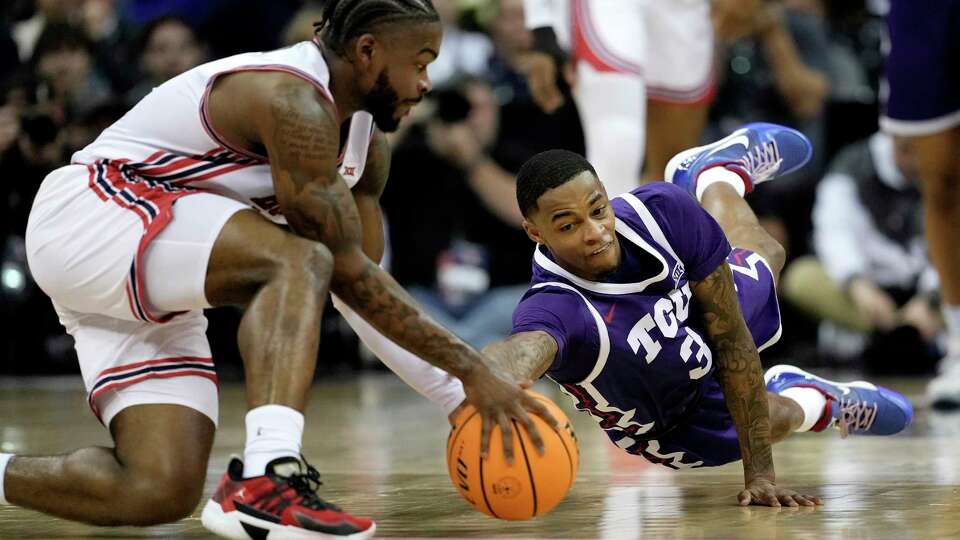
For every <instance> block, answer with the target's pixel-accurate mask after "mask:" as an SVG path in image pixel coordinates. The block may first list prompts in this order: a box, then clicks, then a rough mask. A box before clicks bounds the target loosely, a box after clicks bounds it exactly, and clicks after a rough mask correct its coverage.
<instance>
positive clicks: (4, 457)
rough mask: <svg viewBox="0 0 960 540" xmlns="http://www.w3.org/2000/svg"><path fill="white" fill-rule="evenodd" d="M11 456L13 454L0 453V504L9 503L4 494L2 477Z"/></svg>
mask: <svg viewBox="0 0 960 540" xmlns="http://www.w3.org/2000/svg"><path fill="white" fill-rule="evenodd" d="M12 458H13V454H4V453H0V505H4V504H10V503H9V502H7V498H6V497H5V496H4V491H3V479H4V476H5V475H6V473H7V463H10V460H11V459H12Z"/></svg>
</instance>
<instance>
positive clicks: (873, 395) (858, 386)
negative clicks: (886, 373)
mask: <svg viewBox="0 0 960 540" xmlns="http://www.w3.org/2000/svg"><path fill="white" fill-rule="evenodd" d="M763 378H764V380H765V381H766V383H767V390H768V391H770V392H773V393H775V394H779V393H780V392H783V391H784V390H786V389H787V388H794V387H807V388H815V389H817V390H819V391H820V392H821V393H822V394H823V395H824V396H825V397H826V398H827V406H826V408H825V409H824V412H823V416H821V417H820V420H819V421H818V422H817V423H816V424H815V425H814V426H813V428H812V429H811V430H810V431H823V430H824V429H826V428H828V427H835V428H838V429H839V430H840V434H841V436H843V437H846V436H847V435H850V434H855V435H893V434H894V433H899V432H900V431H903V429H904V428H906V427H907V426H909V425H910V422H911V421H912V420H913V407H912V406H911V405H910V402H909V401H908V400H907V398H906V397H904V396H903V395H902V394H900V393H899V392H895V391H893V390H891V389H889V388H884V387H883V386H876V385H874V384H871V383H868V382H866V381H854V382H849V383H838V382H834V381H828V380H827V379H823V378H821V377H817V376H816V375H813V374H810V373H807V372H806V371H804V370H802V369H800V368H797V367H794V366H787V365H779V366H774V367H772V368H770V369H768V370H767V373H766V374H765V375H764V377H763Z"/></svg>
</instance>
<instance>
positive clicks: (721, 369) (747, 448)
mask: <svg viewBox="0 0 960 540" xmlns="http://www.w3.org/2000/svg"><path fill="white" fill-rule="evenodd" d="M748 339H749V338H748ZM732 345H733V346H730V347H720V346H719V345H718V348H717V350H716V353H717V379H718V381H719V382H720V386H721V388H722V389H723V395H724V399H725V401H726V403H727V409H729V410H730V415H731V416H732V417H733V423H734V425H735V426H736V427H737V437H738V438H739V439H740V453H741V456H742V459H743V475H744V479H745V481H746V482H748V483H749V482H750V481H751V480H754V479H756V478H765V479H768V480H770V481H771V482H773V481H775V480H776V478H775V476H776V475H775V473H774V468H773V451H772V446H771V445H772V442H771V438H770V410H769V406H768V404H767V392H766V389H765V388H764V384H763V374H762V372H761V368H760V357H759V356H758V355H757V350H756V347H755V346H754V345H753V342H752V340H751V341H750V342H749V343H748V344H742V345H739V346H737V345H736V344H732ZM751 349H752V353H751Z"/></svg>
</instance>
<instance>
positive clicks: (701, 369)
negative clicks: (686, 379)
mask: <svg viewBox="0 0 960 540" xmlns="http://www.w3.org/2000/svg"><path fill="white" fill-rule="evenodd" d="M691 296H692V295H691V293H690V284H689V283H684V284H683V287H681V288H679V289H674V290H672V291H670V294H669V295H667V297H665V298H661V299H660V300H658V301H657V303H656V304H654V306H653V313H647V314H646V315H644V316H643V317H642V318H641V319H640V320H639V321H637V324H635V325H633V328H632V329H631V330H630V334H629V335H627V343H629V344H630V348H631V349H633V352H634V353H636V354H640V349H643V355H644V359H645V360H646V361H647V363H648V364H649V363H651V362H653V361H654V360H656V359H657V356H658V355H659V354H660V351H661V350H663V346H662V345H661V344H660V341H659V339H658V337H659V338H660V339H676V338H677V335H678V334H679V330H680V323H682V322H684V321H686V320H687V317H688V316H689V315H690V298H691ZM654 330H656V332H654ZM683 330H684V332H685V333H686V336H684V339H683V344H682V345H681V346H680V359H681V360H683V362H684V363H687V362H688V361H689V360H690V358H691V357H695V358H696V361H697V362H696V364H697V365H696V367H694V368H693V369H691V370H690V378H691V379H693V380H696V379H699V378H701V377H703V376H704V375H706V374H707V373H709V372H710V368H711V367H712V366H713V354H712V353H711V352H710V349H709V347H707V345H706V343H704V341H703V338H702V337H701V336H700V334H698V333H697V332H696V331H695V330H693V329H691V328H689V327H686V326H685V327H684V328H683ZM656 334H659V336H657V335H656Z"/></svg>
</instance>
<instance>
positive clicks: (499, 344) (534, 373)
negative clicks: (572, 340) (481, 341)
mask: <svg viewBox="0 0 960 540" xmlns="http://www.w3.org/2000/svg"><path fill="white" fill-rule="evenodd" d="M558 349H559V348H558V347H557V340H555V339H553V336H551V335H550V334H548V333H546V332H543V331H536V332H519V333H516V334H513V335H512V336H510V337H508V338H507V339H505V340H503V341H496V342H494V343H491V344H490V345H487V346H486V347H484V348H483V354H484V355H486V356H487V358H489V359H490V361H491V363H492V364H493V365H494V366H495V367H496V368H497V369H499V370H500V372H501V373H502V374H504V375H508V376H509V377H510V378H512V379H513V380H514V381H516V382H518V383H527V382H533V381H535V380H537V379H539V378H540V377H542V376H543V374H544V373H546V372H547V370H548V369H550V364H552V363H553V359H554V357H556V356H557V350H558Z"/></svg>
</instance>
